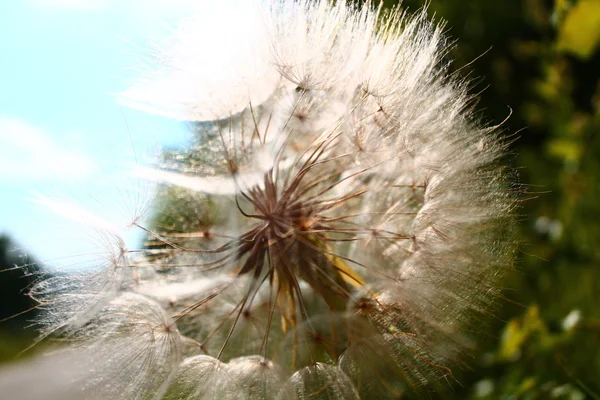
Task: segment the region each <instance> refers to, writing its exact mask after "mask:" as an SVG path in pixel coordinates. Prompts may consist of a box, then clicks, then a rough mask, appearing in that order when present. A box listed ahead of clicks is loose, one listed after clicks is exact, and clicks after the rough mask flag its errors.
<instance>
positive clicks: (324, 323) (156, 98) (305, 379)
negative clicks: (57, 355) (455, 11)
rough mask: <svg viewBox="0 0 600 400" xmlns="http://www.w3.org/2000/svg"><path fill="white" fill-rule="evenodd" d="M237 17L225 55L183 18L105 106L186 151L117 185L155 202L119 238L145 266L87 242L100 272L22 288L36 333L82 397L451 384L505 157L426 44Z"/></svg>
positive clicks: (308, 15) (434, 37)
mask: <svg viewBox="0 0 600 400" xmlns="http://www.w3.org/2000/svg"><path fill="white" fill-rule="evenodd" d="M254 6H255V8H251V10H253V11H252V12H249V11H248V10H243V11H242V13H243V18H240V19H239V22H240V24H241V26H242V28H243V29H240V31H243V34H242V33H240V31H237V30H235V29H233V30H232V31H231V32H219V35H216V36H218V37H215V35H212V36H210V37H209V36H207V35H205V34H203V32H202V29H203V28H202V27H203V26H204V25H203V23H202V22H203V21H202V17H201V16H200V17H192V18H190V19H189V21H187V22H186V23H184V24H183V26H182V27H181V28H180V29H178V30H176V31H175V33H174V37H173V38H172V39H170V40H169V41H167V42H166V43H164V44H163V45H162V46H159V47H158V50H157V54H156V66H155V68H154V69H153V71H151V72H150V73H149V75H148V76H147V77H145V78H144V79H143V80H140V81H138V82H136V83H135V84H134V85H133V86H132V87H131V89H130V90H128V91H127V92H126V93H124V94H123V99H122V101H124V102H125V103H127V104H128V105H131V106H134V107H137V108H140V109H143V110H146V111H150V112H153V113H158V114H162V115H165V116H169V117H173V118H177V119H181V120H183V121H188V123H189V124H190V126H191V127H192V129H193V131H194V141H193V143H191V144H190V146H189V147H188V148H187V149H185V150H182V151H171V152H167V153H165V154H164V155H163V157H162V159H161V160H160V161H159V162H157V165H156V166H154V167H152V168H149V167H145V168H138V169H137V170H136V171H135V174H137V176H139V177H143V178H146V179H149V180H153V181H156V182H159V183H160V185H161V186H160V187H161V189H160V191H159V192H160V196H159V200H158V204H159V205H158V207H157V210H156V212H155V213H154V214H153V215H151V218H150V220H151V221H152V222H151V223H149V224H147V225H144V224H142V223H141V222H140V221H141V219H139V218H136V220H135V221H134V222H133V223H132V224H131V225H132V226H133V227H135V228H137V229H141V230H142V231H143V232H145V234H146V238H147V240H146V243H145V246H144V247H143V248H141V249H134V250H131V249H127V248H126V247H125V245H124V244H123V241H122V240H121V239H119V237H118V236H117V235H116V234H114V233H113V232H112V230H110V229H108V228H106V229H104V228H103V227H101V226H99V227H97V230H98V232H99V234H100V236H102V237H104V238H106V240H107V241H108V242H110V246H109V247H110V249H111V252H110V255H109V256H108V257H107V259H106V262H105V263H104V264H103V268H100V271H99V272H97V273H94V274H93V276H88V275H84V274H83V273H79V274H76V275H75V276H72V277H71V276H64V277H63V276H61V277H59V278H55V280H54V281H52V280H50V281H42V282H41V283H39V284H38V285H37V286H36V287H34V288H33V295H34V297H35V298H37V299H38V300H39V301H40V303H41V307H42V308H44V309H46V310H47V317H46V320H45V321H44V323H45V330H44V332H45V333H46V334H47V333H49V332H56V333H59V334H60V335H61V336H62V337H63V338H65V339H68V340H70V341H72V343H73V345H72V346H71V350H70V351H71V352H74V353H75V354H76V355H77V356H78V357H79V358H77V357H76V359H77V362H75V363H74V365H78V366H79V365H82V364H81V359H82V358H83V359H87V360H88V362H87V363H84V365H86V366H82V367H77V368H76V369H77V370H78V372H77V373H74V374H73V377H72V379H70V383H71V384H73V385H76V386H77V387H78V388H79V389H80V391H79V392H78V393H79V394H80V395H82V396H84V397H91V398H127V399H146V398H165V399H207V398H211V399H212V398H219V399H221V398H223V399H239V398H248V399H288V398H290V399H291V398H298V399H307V398H319V399H321V398H322V399H384V398H397V397H400V396H403V395H404V394H405V393H408V392H418V391H420V390H423V389H424V388H427V387H434V386H436V384H437V382H440V381H452V379H453V375H452V369H453V368H455V367H456V366H458V365H460V358H461V356H462V355H463V353H464V352H465V351H466V350H468V347H469V338H468V336H467V335H466V333H471V332H476V331H477V330H479V329H480V328H479V325H480V321H481V319H482V317H483V316H484V315H485V314H487V313H489V310H490V305H491V304H492V302H493V300H494V299H495V298H496V297H498V296H499V294H500V286H499V280H500V279H501V278H502V276H503V274H504V272H505V271H506V269H507V268H508V267H509V266H510V263H511V258H512V251H513V239H512V237H511V235H512V225H511V219H512V218H511V216H512V214H513V209H514V207H515V196H514V193H513V192H512V191H511V189H510V174H509V173H507V171H506V169H505V168H504V167H503V166H502V165H501V162H500V159H501V157H502V156H503V154H504V152H505V150H506V146H507V142H506V141H505V140H503V139H502V137H501V135H500V134H499V133H497V132H496V130H495V128H488V127H483V126H481V125H480V124H479V123H478V121H477V120H476V119H475V117H474V116H473V115H472V114H471V112H470V107H471V103H472V100H473V99H472V98H471V97H470V96H469V94H468V93H467V89H468V83H467V82H465V81H464V80H461V79H460V78H458V77H456V76H455V75H452V74H448V73H447V69H448V64H447V63H446V61H444V60H445V53H446V52H447V48H448V43H447V41H446V39H445V37H444V36H443V35H442V33H441V27H439V26H436V25H435V24H433V23H431V22H429V21H428V20H427V17H426V14H425V12H424V11H422V12H420V13H417V14H416V15H414V16H408V15H406V14H404V13H403V12H402V11H401V10H400V9H395V10H393V11H391V12H389V13H384V12H383V11H382V10H381V8H373V7H372V6H371V5H369V4H367V5H365V6H363V7H352V6H348V5H346V4H344V2H335V4H331V3H330V2H328V1H320V0H300V1H291V0H282V1H273V2H270V3H266V4H265V3H261V4H253V7H254ZM232 18H233V19H234V21H236V22H238V20H237V19H236V18H237V17H235V16H233V17H232ZM250 28H251V29H250ZM204 33H205V32H204ZM221 34H222V35H221ZM217 48H221V49H222V48H226V49H227V55H224V56H221V55H222V54H223V53H222V52H220V53H218V54H219V56H218V57H216V56H212V54H213V53H211V50H214V49H217ZM211 74H214V75H211ZM82 353H83V354H85V355H86V356H85V357H81V354H82ZM87 355H89V357H88V356H87Z"/></svg>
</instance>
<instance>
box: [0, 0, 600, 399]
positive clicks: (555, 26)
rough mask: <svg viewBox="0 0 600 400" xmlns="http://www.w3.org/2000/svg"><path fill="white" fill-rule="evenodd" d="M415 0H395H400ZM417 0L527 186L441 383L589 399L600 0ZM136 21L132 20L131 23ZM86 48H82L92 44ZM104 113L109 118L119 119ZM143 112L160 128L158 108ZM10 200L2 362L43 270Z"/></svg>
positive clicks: (9, 191)
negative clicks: (484, 293)
mask: <svg viewBox="0 0 600 400" xmlns="http://www.w3.org/2000/svg"><path fill="white" fill-rule="evenodd" d="M55 1H56V0H55ZM107 1H108V0H107ZM65 3H69V2H65ZM70 3H77V2H76V1H75V0H73V1H71V2H70ZM94 3H97V2H94ZM396 3H397V2H396V1H385V2H384V4H385V6H386V7H387V6H393V5H395V4H396ZM424 3H425V2H424V1H422V0H405V1H404V2H403V7H406V8H409V9H410V10H416V9H418V8H420V7H421V6H423V4H424ZM428 3H429V8H428V9H429V13H430V14H431V16H432V17H433V18H435V19H436V20H438V21H445V24H446V28H445V30H446V32H447V34H448V35H449V36H450V37H451V38H452V39H453V40H454V42H453V46H452V50H451V52H450V55H451V58H453V59H454V60H455V61H454V62H453V64H452V68H453V69H455V70H458V69H461V73H462V74H468V76H469V78H470V79H471V80H472V81H473V93H480V94H479V98H480V102H479V104H478V110H479V111H478V114H477V115H478V117H479V118H481V119H482V120H483V121H486V122H487V123H488V124H492V125H495V124H499V123H501V122H502V121H505V120H506V119H507V117H509V116H510V117H509V118H508V120H506V122H504V123H503V125H502V129H503V130H504V131H505V132H506V133H507V134H510V135H514V139H515V140H514V143H513V145H512V151H511V154H510V155H509V156H508V159H507V162H509V163H510V164H511V165H512V166H513V167H514V168H515V169H516V170H517V171H518V173H519V176H520V180H521V183H523V184H524V185H525V186H526V188H527V191H528V193H527V194H525V195H524V196H523V198H524V201H523V204H522V207H521V209H520V210H519V212H520V237H519V242H520V244H521V246H520V251H519V255H518V260H517V263H516V267H515V270H514V271H513V272H512V273H510V274H509V276H508V278H507V280H506V282H505V288H506V290H505V292H504V296H505V299H502V300H501V301H500V305H501V306H500V307H499V309H498V311H499V312H498V314H497V315H496V316H495V318H494V320H493V322H492V324H491V327H490V330H489V332H488V334H487V335H485V336H484V337H481V336H480V337H476V338H475V339H476V340H477V342H478V343H477V347H476V350H475V351H474V352H473V353H472V357H470V358H468V359H467V365H466V366H465V367H464V368H463V369H462V370H458V371H457V370H455V371H454V373H455V375H456V378H457V380H458V381H459V383H460V386H459V385H453V386H454V391H452V392H449V393H445V394H444V397H445V398H446V397H447V398H456V399H573V400H579V399H588V398H589V399H600V0H503V1H492V0H430V1H428ZM86 12H89V10H87V11H86ZM86 15H87V14H86ZM107 18H108V17H107ZM107 21H109V22H107V23H106V24H107V25H106V27H105V28H106V29H107V31H106V32H108V31H109V30H110V29H111V26H112V25H111V23H110V19H108V20H107ZM113 23H114V21H113ZM143 27H144V29H146V28H145V27H146V25H143ZM2 29H6V28H2ZM144 29H141V28H140V29H138V30H137V31H135V32H136V34H137V35H139V37H143V35H145V34H147V33H148V31H147V29H146V30H144ZM113 33H114V32H113ZM126 33H127V32H124V33H123V34H126ZM129 33H130V34H131V32H129ZM0 36H2V37H3V38H5V35H0ZM93 50H94V47H93V46H92V51H91V52H90V55H89V57H97V54H98V51H99V50H97V49H96V50H95V51H93ZM100 51H101V50H100ZM105 56H109V54H108V53H107V54H105ZM80 57H84V56H80ZM129 61H130V60H129ZM123 62H124V63H125V61H123ZM123 65H126V64H123ZM3 79H7V78H6V77H5V76H4V77H3ZM85 79H86V81H87V79H92V78H90V77H87V78H85ZM104 89H106V88H104ZM116 89H118V88H116ZM0 105H2V104H0ZM64 106H65V105H64V104H63V107H64ZM5 108H6V107H5V106H4V105H2V108H1V109H0V111H1V112H2V113H0V114H5ZM110 113H113V114H114V115H116V116H115V117H114V120H113V122H112V123H113V127H114V126H117V125H122V124H123V119H122V118H121V117H122V116H120V115H118V113H115V112H114V110H112V111H109V114H110ZM111 115H112V114H111ZM0 116H1V115H0ZM136 118H137V116H136V115H134V114H129V115H127V116H126V120H127V121H128V122H132V121H137V120H136ZM0 122H1V121H0ZM146 124H148V125H152V126H154V127H155V129H156V130H157V131H159V129H158V128H156V126H157V125H156V124H158V126H160V124H164V121H154V122H148V121H146ZM140 130H141V129H140V128H139V127H138V129H132V130H131V131H132V132H134V134H135V132H139V131H140ZM142 131H143V130H142ZM146 132H147V131H146ZM117 133H119V132H117ZM120 133H121V134H122V133H123V132H120ZM90 134H92V133H90ZM142 139H143V140H148V139H147V138H141V137H140V138H133V140H142ZM163 139H164V138H163ZM0 140H2V133H1V132H0ZM4 140H6V138H4ZM170 140H173V135H171V136H170ZM163 142H164V140H163ZM163 144H164V143H163ZM0 145H1V142H0ZM95 154H96V156H97V157H96V158H98V157H99V156H98V154H99V153H95ZM100 158H102V157H100ZM0 165H3V164H1V163H0ZM6 182H7V181H6V180H4V181H3V180H0V185H2V186H4V187H2V188H0V189H1V193H0V194H2V196H3V197H6V196H12V195H13V193H17V192H18V191H19V190H22V189H20V188H16V186H15V185H14V184H11V183H10V182H8V183H6ZM33 186H34V187H37V186H36V185H35V184H34V185H33ZM12 207H13V206H12V205H10V204H4V203H3V207H2V208H3V209H2V211H0V213H1V214H0V233H2V232H4V233H3V236H1V237H0V263H1V265H0V270H3V271H5V272H2V273H0V321H2V322H0V362H10V361H12V360H14V359H15V357H16V355H17V354H19V353H20V352H21V351H22V350H23V349H24V348H26V347H27V346H28V345H29V343H31V341H32V338H33V337H34V336H35V332H34V331H33V329H31V327H28V326H29V324H30V323H29V322H28V321H30V320H32V319H34V318H35V310H32V311H27V310H29V309H30V308H31V307H33V304H32V303H31V302H30V301H29V300H28V298H27V297H26V296H25V294H24V291H26V288H27V286H28V285H29V284H30V283H31V281H32V279H33V278H32V276H31V274H32V273H35V272H36V271H44V272H45V273H48V274H52V273H53V271H52V270H51V269H48V268H46V267H45V266H44V263H43V262H41V263H39V262H36V261H35V260H36V259H42V258H47V257H48V256H47V253H48V252H49V251H48V250H47V249H44V251H40V253H43V254H40V256H39V257H38V249H36V248H35V247H36V246H37V245H36V242H34V241H28V240H27V236H28V235H27V229H32V228H28V227H27V226H28V225H27V217H22V218H21V219H20V220H19V223H18V224H15V223H4V221H10V214H11V213H12V210H13V209H12ZM22 225H25V226H24V227H22ZM17 226H18V228H16V227H17ZM38 234H39V232H37V231H36V232H34V231H33V230H32V231H31V235H38ZM40 243H41V242H40ZM40 247H41V245H40ZM15 265H29V266H28V267H26V268H24V269H15V268H14V266H15ZM45 268H46V269H45ZM21 313H22V314H21ZM17 314H19V316H18V317H15V318H11V319H8V320H4V319H5V318H7V317H9V316H12V315H17ZM33 352H35V349H34V350H33ZM29 354H32V351H28V352H26V353H25V356H27V355H29Z"/></svg>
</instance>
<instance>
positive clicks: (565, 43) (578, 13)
mask: <svg viewBox="0 0 600 400" xmlns="http://www.w3.org/2000/svg"><path fill="white" fill-rule="evenodd" d="M599 43H600V0H580V1H579V2H577V3H576V4H575V6H574V7H573V8H571V9H570V10H569V12H568V14H567V16H566V18H565V20H564V23H563V24H562V26H561V27H560V31H559V35H558V44H557V48H558V50H559V51H564V52H568V53H572V54H574V55H576V56H578V57H580V58H582V59H586V58H588V57H590V56H591V55H592V54H593V53H594V50H595V49H596V47H597V46H598V44H599Z"/></svg>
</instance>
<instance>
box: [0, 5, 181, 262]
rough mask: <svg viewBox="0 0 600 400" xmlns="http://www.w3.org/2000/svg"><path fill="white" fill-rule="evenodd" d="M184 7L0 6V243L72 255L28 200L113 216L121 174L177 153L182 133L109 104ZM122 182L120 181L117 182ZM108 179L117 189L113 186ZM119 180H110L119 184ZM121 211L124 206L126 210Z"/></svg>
mask: <svg viewBox="0 0 600 400" xmlns="http://www.w3.org/2000/svg"><path fill="white" fill-rule="evenodd" d="M185 3H186V2H185V1H183V0H129V1H127V0H19V1H3V2H2V5H0V54H1V56H0V57H1V62H0V233H7V234H9V235H11V236H12V237H13V238H14V239H15V240H16V241H17V242H18V243H19V245H21V246H22V247H23V248H25V249H26V250H28V251H29V252H30V253H31V254H32V255H34V256H35V257H37V258H38V259H49V258H54V257H57V256H60V255H61V254H64V253H65V251H68V252H73V251H77V250H76V248H77V244H76V242H75V241H69V240H66V239H61V240H58V239H57V238H58V237H63V236H64V237H67V236H69V229H70V228H69V227H68V222H66V221H64V218H63V217H62V216H60V215H55V214H53V213H52V212H51V211H50V210H48V208H47V207H44V206H43V205H40V204H39V203H36V202H35V201H32V199H34V198H35V197H36V194H35V193H41V194H42V196H47V197H50V198H54V197H52V196H58V197H61V198H71V199H74V200H75V202H76V203H77V204H79V205H81V206H82V207H85V208H90V209H92V210H94V209H95V208H101V209H103V210H105V211H107V210H108V211H109V212H113V211H112V209H113V207H118V206H121V205H123V202H124V201H123V197H125V198H126V197H127V195H126V194H125V195H124V194H123V189H124V188H125V189H133V190H135V189H136V187H135V185H134V184H132V183H131V182H128V181H127V179H126V178H124V179H120V178H123V176H124V175H123V171H126V170H127V168H129V167H130V166H132V165H133V164H134V163H135V162H136V160H137V161H138V162H144V161H147V160H148V159H150V157H151V156H152V154H156V153H157V152H158V151H159V150H158V147H157V146H158V145H166V146H171V145H177V144H181V143H183V141H184V140H185V137H186V133H185V130H184V129H183V127H182V126H181V124H180V123H178V122H176V121H169V120H167V119H164V118H161V117H158V116H153V115H148V114H144V113H142V112H139V111H136V110H132V109H128V108H125V107H122V106H120V105H118V104H117V101H116V94H117V93H119V92H122V91H124V90H125V89H126V88H127V87H128V84H129V82H131V80H132V79H133V78H135V77H136V76H139V74H140V72H139V71H140V59H141V56H142V55H143V54H144V51H146V50H147V43H148V41H149V40H151V39H152V38H154V39H157V38H158V39H159V38H160V37H161V36H164V35H165V34H166V32H167V30H168V26H169V25H168V23H169V22H173V21H175V20H176V19H177V18H179V17H181V16H183V15H185V13H186V12H187V11H189V7H187V6H186V5H185ZM119 174H120V175H119ZM115 177H117V178H119V179H120V180H121V184H120V186H119V185H115V184H114V182H115V179H114V178H115ZM117 180H118V179H117ZM126 202H127V201H125V203H126Z"/></svg>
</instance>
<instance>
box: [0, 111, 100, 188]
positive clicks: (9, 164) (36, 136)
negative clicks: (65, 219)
mask: <svg viewBox="0 0 600 400" xmlns="http://www.w3.org/2000/svg"><path fill="white" fill-rule="evenodd" d="M93 169H94V165H93V162H92V160H91V158H90V157H88V156H86V155H85V154H83V153H82V152H80V151H77V150H72V149H67V148H65V146H61V145H59V144H57V143H54V142H53V141H52V140H51V138H50V133H49V132H47V131H45V130H44V129H42V128H39V127H36V126H33V125H31V124H29V123H28V122H26V121H22V120H19V119H15V118H8V117H1V116H0V179H2V180H39V179H45V180H46V179H53V180H54V179H59V180H65V179H84V178H86V177H87V176H89V175H90V174H91V173H92V172H93Z"/></svg>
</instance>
